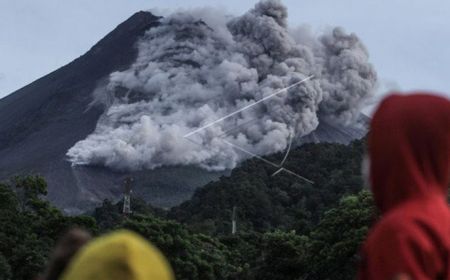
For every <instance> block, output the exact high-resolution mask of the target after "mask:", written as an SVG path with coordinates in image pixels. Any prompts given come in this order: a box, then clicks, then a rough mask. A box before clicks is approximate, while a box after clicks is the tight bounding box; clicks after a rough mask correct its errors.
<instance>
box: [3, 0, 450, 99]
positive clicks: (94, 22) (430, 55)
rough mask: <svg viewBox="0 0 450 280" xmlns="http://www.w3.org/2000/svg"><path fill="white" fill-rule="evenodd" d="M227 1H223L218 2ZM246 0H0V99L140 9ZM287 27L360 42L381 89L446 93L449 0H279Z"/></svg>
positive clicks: (233, 7) (244, 4)
mask: <svg viewBox="0 0 450 280" xmlns="http://www.w3.org/2000/svg"><path fill="white" fill-rule="evenodd" d="M224 2H226V3H224ZM256 2H257V1H255V0H251V1H245V0H228V1H215V0H195V1H189V2H188V1H186V0H184V1H183V0H152V1H151V0H146V1H144V0H39V1H37V0H0V97H3V96H5V95H7V94H9V93H11V92H13V91H15V90H16V89H19V88H20V87H22V86H24V85H26V84H28V83H30V82H32V81H34V80H35V79H37V78H39V77H41V76H43V75H45V74H47V73H49V72H51V71H53V70H56V69H57V68H59V67H61V66H63V65H65V64H66V63H68V62H70V61H72V60H73V59H75V58H77V57H78V56H80V55H82V54H83V53H84V52H86V51H87V50H88V49H89V48H90V47H91V46H92V45H94V44H95V43H96V42H97V41H98V40H100V39H101V38H102V37H103V36H104V35H106V34H107V33H108V32H109V31H111V30H112V29H113V28H114V27H115V26H117V25H118V24H119V23H121V22H122V21H124V20H125V19H127V18H128V17H130V16H131V15H132V14H133V13H134V12H137V11H139V10H149V9H155V8H156V10H159V11H161V12H162V13H164V12H168V11H170V10H174V9H179V8H192V7H203V6H211V7H220V8H223V9H225V10H227V11H228V12H229V13H230V14H241V13H243V12H245V11H246V10H248V9H249V8H251V7H253V5H254V4H255V3H256ZM283 3H284V4H285V5H287V6H288V8H289V23H290V25H291V26H296V25H300V24H309V25H310V26H311V27H312V28H313V29H314V30H317V31H318V32H320V31H321V30H323V29H325V28H327V27H329V26H343V27H344V28H345V29H346V30H347V31H351V32H355V33H356V34H357V35H358V36H359V37H360V38H361V39H362V41H363V42H364V43H365V45H366V46H367V48H368V50H369V53H370V56H371V61H372V62H373V64H374V65H375V68H376V69H377V71H378V74H379V78H380V82H381V85H382V89H381V90H380V92H383V91H385V88H398V89H401V90H413V89H429V90H434V91H441V92H444V93H447V95H448V96H450V79H449V74H450V48H449V45H450V17H449V15H450V1H447V0H427V1H425V0H377V1H374V0H365V1H364V0H339V1H337V0H300V1H299V0H284V1H283Z"/></svg>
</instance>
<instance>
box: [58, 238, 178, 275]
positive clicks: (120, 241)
mask: <svg viewBox="0 0 450 280" xmlns="http://www.w3.org/2000/svg"><path fill="white" fill-rule="evenodd" d="M61 279H63V280H93V279H95V280H112V279H121V280H122V279H123V280H144V279H146V280H147V279H148V280H173V279H175V277H174V275H173V272H172V269H171V268H170V265H169V263H168V262H167V260H166V258H165V257H164V256H163V255H162V253H161V252H160V251H159V250H158V249H157V248H156V247H154V246H153V245H151V244H150V243H149V242H147V241H146V240H145V239H144V238H142V237H140V236H139V235H137V234H136V233H133V232H131V231H127V230H120V231H116V232H113V233H110V234H107V235H105V236H103V237H99V238H97V239H95V240H94V241H92V242H91V243H89V244H87V245H86V246H85V247H84V248H83V249H82V250H81V251H80V252H79V253H77V255H76V256H75V257H74V259H73V261H72V262H71V264H70V265H69V266H68V267H67V269H66V271H64V273H63V275H62V278H61Z"/></svg>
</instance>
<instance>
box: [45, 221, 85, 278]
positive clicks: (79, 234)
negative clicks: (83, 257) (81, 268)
mask: <svg viewBox="0 0 450 280" xmlns="http://www.w3.org/2000/svg"><path fill="white" fill-rule="evenodd" d="M91 238H92V237H91V234H90V233H89V232H87V231H85V230H82V229H71V230H69V231H68V232H67V233H66V234H64V235H63V237H62V238H61V239H60V240H59V241H58V243H57V244H56V246H55V249H54V251H53V253H52V256H51V258H50V262H49V263H48V265H47V269H46V271H45V274H44V276H43V277H42V278H41V279H43V280H58V279H59V277H60V276H61V274H62V272H63V271H64V270H65V268H66V267H67V265H68V264H69V263H70V261H71V260H72V257H73V256H74V255H75V254H76V253H77V252H78V250H79V249H80V248H81V247H83V245H84V244H86V243H87V242H88V241H89V240H91Z"/></svg>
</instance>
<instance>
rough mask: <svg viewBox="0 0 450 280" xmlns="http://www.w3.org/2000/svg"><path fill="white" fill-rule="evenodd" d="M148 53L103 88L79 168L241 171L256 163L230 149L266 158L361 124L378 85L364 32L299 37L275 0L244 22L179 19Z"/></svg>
mask: <svg viewBox="0 0 450 280" xmlns="http://www.w3.org/2000/svg"><path fill="white" fill-rule="evenodd" d="M138 51H139V52H138V57H137V59H136V61H135V63H134V64H133V65H132V66H131V67H130V69H128V70H125V71H122V72H115V73H112V74H111V75H110V77H109V83H108V85H107V86H106V87H104V88H101V89H97V90H96V95H97V97H98V96H100V99H101V100H103V101H104V102H106V101H105V100H107V102H106V105H107V109H106V111H105V113H104V115H103V116H102V117H101V118H100V120H99V122H98V124H97V128H96V129H95V131H94V132H93V133H92V134H91V135H89V136H88V137H87V138H86V139H85V140H82V141H80V142H78V143H76V144H75V146H74V147H72V148H71V149H70V150H69V151H68V153H67V155H68V157H69V159H70V160H71V161H72V163H73V164H76V165H78V164H90V165H103V166H107V167H111V168H113V169H118V170H139V169H153V168H156V167H159V166H168V165H197V166H201V167H203V168H206V169H208V170H224V169H229V168H233V167H235V166H236V164H237V163H238V162H239V161H241V160H243V159H244V158H246V157H247V156H248V155H246V154H242V153H241V152H240V151H237V150H235V149H234V148H233V147H232V146H230V145H229V144H227V143H226V142H227V141H228V142H231V143H234V144H235V145H238V146H240V147H242V148H244V149H246V150H249V151H251V152H253V153H255V154H258V155H267V154H271V153H274V152H279V151H283V150H284V149H286V147H287V145H288V144H289V141H290V138H291V137H295V139H299V138H301V137H303V136H305V135H307V134H309V133H310V132H312V131H314V130H315V129H316V128H317V126H318V124H319V121H321V120H326V121H328V122H338V123H340V124H351V123H353V122H354V121H355V119H356V118H357V117H358V115H359V113H360V108H361V106H362V105H363V104H364V102H365V101H366V100H367V99H368V98H369V97H370V96H371V94H372V92H373V90H374V86H375V83H376V73H375V71H374V69H373V67H372V66H371V65H370V64H369V63H368V54H367V51H366V49H365V48H364V46H363V45H362V44H361V42H360V41H359V39H358V38H357V37H356V36H355V35H354V34H347V33H345V32H344V31H343V30H341V29H340V28H336V29H334V30H331V31H330V32H328V33H326V34H324V35H322V36H320V37H318V38H317V37H316V36H314V35H312V34H311V33H310V32H306V31H305V29H304V28H299V29H297V30H296V31H289V29H288V26H287V10H286V8H285V7H284V6H283V5H282V4H281V3H280V2H279V1H275V0H271V1H262V2H260V3H258V4H257V5H256V6H255V7H254V9H252V10H250V11H249V12H247V13H246V14H244V15H242V16H240V17H235V18H230V17H225V16H220V15H217V13H216V14H213V15H211V12H210V11H209V12H208V11H206V12H205V10H202V11H193V12H189V13H177V14H173V15H171V16H169V17H166V18H163V19H161V20H160V25H159V26H158V27H153V28H151V29H149V30H148V31H147V32H146V34H145V35H144V36H143V37H142V38H141V39H140V41H139V43H138ZM310 75H314V78H312V79H311V80H308V81H306V82H304V83H302V84H300V85H298V86H295V87H293V88H291V89H289V90H288V91H287V92H285V93H281V94H278V95H276V96H275V97H273V98H271V99H269V100H267V101H265V102H262V103H260V104H258V105H256V106H253V107H252V108H250V109H248V110H245V111H243V112H241V113H239V114H236V115H234V116H233V117H231V118H228V119H226V120H224V121H223V122H220V123H217V124H216V125H213V126H210V127H208V128H207V129H205V130H202V131H201V132H199V133H196V134H193V135H192V136H190V137H189V139H186V138H184V137H183V136H184V135H185V134H187V133H189V132H191V131H193V130H195V129H197V128H198V127H201V126H202V125H205V124H208V123H210V122H213V121H215V120H217V119H220V118H221V117H223V116H226V115H228V114H230V113H232V112H235V111H236V110H239V109H240V108H243V107H244V106H246V105H249V104H252V103H253V102H255V101H257V100H260V99H262V98H264V97H266V96H268V95H270V94H272V93H274V92H276V91H278V90H280V89H282V88H285V87H288V86H290V85H292V84H294V83H296V82H298V81H301V80H303V79H305V78H306V77H309V76H310ZM224 140H225V141H224Z"/></svg>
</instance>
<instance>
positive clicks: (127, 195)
mask: <svg viewBox="0 0 450 280" xmlns="http://www.w3.org/2000/svg"><path fill="white" fill-rule="evenodd" d="M132 182H133V178H131V177H127V178H125V180H124V185H125V189H124V192H123V210H122V213H123V214H124V215H125V216H127V215H129V214H131V213H132V211H131V192H132V190H131V183H132Z"/></svg>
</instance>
